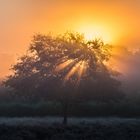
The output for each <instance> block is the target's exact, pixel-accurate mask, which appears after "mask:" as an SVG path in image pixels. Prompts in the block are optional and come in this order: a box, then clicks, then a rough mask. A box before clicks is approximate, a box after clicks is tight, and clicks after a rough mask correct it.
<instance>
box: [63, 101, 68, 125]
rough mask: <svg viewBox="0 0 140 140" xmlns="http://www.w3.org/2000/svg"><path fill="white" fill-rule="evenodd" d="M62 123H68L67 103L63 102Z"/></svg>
mask: <svg viewBox="0 0 140 140" xmlns="http://www.w3.org/2000/svg"><path fill="white" fill-rule="evenodd" d="M62 105H63V124H64V125H67V123H68V103H67V102H63V104H62Z"/></svg>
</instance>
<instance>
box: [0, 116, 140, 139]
mask: <svg viewBox="0 0 140 140" xmlns="http://www.w3.org/2000/svg"><path fill="white" fill-rule="evenodd" d="M61 122H62V118H57V117H46V118H0V140H140V119H124V118H123V119H121V118H70V119H69V123H68V125H67V126H64V125H62V124H61Z"/></svg>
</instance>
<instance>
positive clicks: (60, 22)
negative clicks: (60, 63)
mask: <svg viewBox="0 0 140 140" xmlns="http://www.w3.org/2000/svg"><path fill="white" fill-rule="evenodd" d="M139 17H140V0H0V65H1V67H0V77H1V76H3V75H6V74H7V73H8V69H9V68H10V65H11V64H12V63H14V61H15V58H16V57H17V56H19V55H20V54H22V53H23V52H25V50H26V49H27V47H28V45H29V42H30V40H31V36H32V35H33V34H34V33H47V32H53V33H54V34H55V33H63V32H65V31H67V30H68V31H78V32H83V33H85V34H88V35H90V34H91V35H92V34H93V32H94V31H95V33H94V34H93V35H95V36H96V35H99V36H100V37H102V38H103V39H104V40H105V41H106V42H109V43H111V44H113V45H116V46H117V45H119V46H127V47H129V48H135V47H140V28H139V26H140V18H139Z"/></svg>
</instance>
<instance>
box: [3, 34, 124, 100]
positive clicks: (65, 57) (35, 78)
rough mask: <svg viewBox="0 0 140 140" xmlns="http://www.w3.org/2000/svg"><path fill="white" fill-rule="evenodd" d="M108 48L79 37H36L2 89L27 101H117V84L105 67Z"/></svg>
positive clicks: (100, 41)
mask: <svg viewBox="0 0 140 140" xmlns="http://www.w3.org/2000/svg"><path fill="white" fill-rule="evenodd" d="M111 48H112V46H111V45H108V44H104V42H103V41H102V40H101V39H94V40H90V41H86V40H85V39H84V35H81V34H79V33H65V34H63V35H58V36H53V35H49V34H48V35H42V34H36V35H34V36H33V39H32V41H31V43H30V47H29V49H28V50H27V52H26V54H25V55H23V56H22V57H20V58H19V60H18V62H17V63H16V64H15V65H14V66H13V67H12V70H13V74H12V75H10V76H9V77H8V79H7V80H6V81H5V85H6V86H9V87H11V88H12V89H13V90H14V91H15V93H17V94H18V95H20V96H23V97H25V98H29V99H30V98H34V97H37V98H42V99H46V100H57V99H59V100H63V99H66V98H67V99H69V100H71V99H73V100H75V99H76V100H97V101H111V100H118V99H120V98H121V97H122V95H123V94H122V92H121V90H120V82H119V81H117V80H116V79H115V78H114V77H113V73H112V72H111V71H110V70H109V69H108V67H107V66H106V65H105V63H106V62H108V60H109V59H110V57H111Z"/></svg>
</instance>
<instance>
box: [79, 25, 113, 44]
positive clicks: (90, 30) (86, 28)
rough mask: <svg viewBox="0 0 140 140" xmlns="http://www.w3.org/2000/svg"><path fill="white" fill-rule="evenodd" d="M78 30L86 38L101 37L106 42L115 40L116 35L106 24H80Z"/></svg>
mask: <svg viewBox="0 0 140 140" xmlns="http://www.w3.org/2000/svg"><path fill="white" fill-rule="evenodd" d="M77 31H78V32H80V33H82V34H84V36H85V39H86V40H92V39H95V38H100V39H102V40H103V41H104V42H105V43H111V42H113V41H114V40H115V37H114V36H115V35H114V34H113V33H112V31H110V30H109V29H107V28H106V27H105V26H100V25H98V24H97V25H94V24H91V25H90V24H81V25H80V24H79V26H78V27H77ZM113 37H114V38H113Z"/></svg>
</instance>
